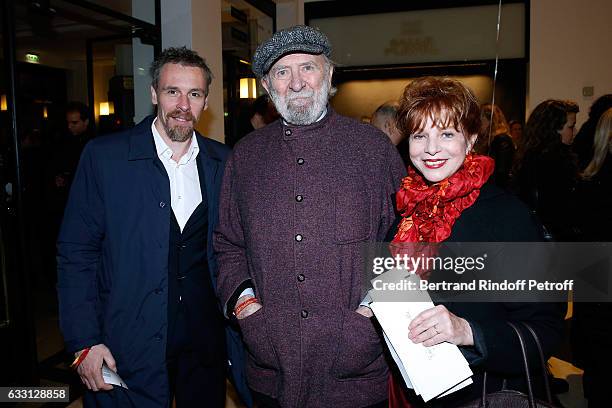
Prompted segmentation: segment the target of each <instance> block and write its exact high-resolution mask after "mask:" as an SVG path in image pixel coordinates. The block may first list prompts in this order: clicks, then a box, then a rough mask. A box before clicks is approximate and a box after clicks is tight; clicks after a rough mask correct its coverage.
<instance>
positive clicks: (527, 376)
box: [507, 322, 536, 408]
mask: <svg viewBox="0 0 612 408" xmlns="http://www.w3.org/2000/svg"><path fill="white" fill-rule="evenodd" d="M507 323H508V324H509V325H510V327H512V328H513V329H514V331H515V332H516V335H517V336H518V339H519V344H520V346H521V351H522V352H523V365H524V367H525V380H526V381H527V396H528V398H529V408H536V404H535V398H534V396H533V387H532V386H531V374H530V373H529V362H528V361H527V349H526V348H525V340H524V339H523V334H522V333H521V331H520V330H519V329H518V327H516V325H515V324H514V323H512V322H507Z"/></svg>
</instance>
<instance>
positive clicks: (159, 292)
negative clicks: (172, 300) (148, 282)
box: [155, 288, 164, 295]
mask: <svg viewBox="0 0 612 408" xmlns="http://www.w3.org/2000/svg"><path fill="white" fill-rule="evenodd" d="M163 292H164V290H163V289H159V288H157V289H155V294H156V295H161V294H162V293H163Z"/></svg>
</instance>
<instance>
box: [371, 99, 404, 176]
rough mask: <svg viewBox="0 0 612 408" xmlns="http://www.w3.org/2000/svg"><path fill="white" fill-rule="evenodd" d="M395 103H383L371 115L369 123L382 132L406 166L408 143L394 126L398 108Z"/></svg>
mask: <svg viewBox="0 0 612 408" xmlns="http://www.w3.org/2000/svg"><path fill="white" fill-rule="evenodd" d="M398 106H399V105H398V103H397V102H385V103H383V104H382V105H380V106H379V107H378V108H377V109H376V111H374V113H373V114H372V119H371V121H370V123H371V124H372V125H373V126H374V127H376V128H378V129H380V130H382V131H383V132H384V133H385V134H386V135H387V136H388V137H389V140H391V143H393V145H394V146H395V147H396V148H397V151H398V153H399V154H400V157H401V158H402V160H403V161H404V164H405V165H407V164H408V143H407V142H406V138H404V135H402V133H401V132H400V131H399V130H398V129H397V126H396V124H395V114H396V113H397V108H398Z"/></svg>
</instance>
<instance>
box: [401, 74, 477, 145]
mask: <svg viewBox="0 0 612 408" xmlns="http://www.w3.org/2000/svg"><path fill="white" fill-rule="evenodd" d="M399 102H400V106H399V109H398V110H397V115H396V121H397V127H398V129H399V130H400V131H401V132H402V133H403V134H404V135H406V136H408V135H411V134H413V133H415V132H418V131H420V130H423V127H424V126H425V123H426V122H427V119H428V118H429V119H431V120H432V122H433V123H434V124H435V125H436V126H437V127H439V128H441V129H445V128H449V127H451V126H452V127H453V128H455V129H456V130H457V131H461V132H463V133H465V135H466V137H467V136H471V135H478V133H479V131H480V106H479V104H478V100H477V99H476V97H475V96H474V94H473V93H472V91H470V90H469V89H468V88H467V87H466V86H465V85H463V84H462V83H461V82H459V81H457V80H456V79H452V78H446V77H422V78H417V79H415V80H414V81H412V82H411V83H410V84H408V86H406V88H405V89H404V93H403V95H402V97H401V98H400V101H399Z"/></svg>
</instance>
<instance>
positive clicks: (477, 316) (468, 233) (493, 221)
mask: <svg viewBox="0 0 612 408" xmlns="http://www.w3.org/2000/svg"><path fill="white" fill-rule="evenodd" d="M541 231H542V229H541V226H540V225H539V224H538V223H537V222H536V221H535V220H534V218H533V216H532V215H531V213H530V211H529V209H528V208H527V207H526V206H525V205H524V204H523V203H521V202H520V201H519V200H518V199H517V198H515V197H514V196H512V195H510V194H509V193H506V192H504V191H503V190H501V189H499V188H498V187H496V186H494V185H492V184H491V183H490V182H489V183H487V184H485V185H484V186H483V187H482V189H481V193H480V196H479V197H478V199H477V200H476V202H475V203H474V205H472V206H471V207H469V208H467V209H465V210H464V211H463V213H462V214H461V216H460V217H459V218H458V219H457V221H456V223H455V225H454V227H453V230H452V233H451V236H450V237H449V239H448V241H454V242H535V241H541V240H542V235H541ZM445 305H446V307H447V308H448V309H449V310H450V311H451V312H452V313H454V314H456V315H457V316H459V317H462V318H464V319H466V320H467V321H468V322H469V323H470V325H471V327H472V331H473V334H474V342H475V346H474V347H460V349H461V350H462V353H463V354H464V356H465V357H466V358H467V359H468V362H469V363H470V366H471V368H472V371H473V372H474V376H473V378H472V379H473V381H474V384H472V385H470V386H468V387H466V388H464V389H463V390H460V391H458V392H455V393H453V394H451V395H449V396H448V397H445V398H442V399H439V400H435V402H433V403H430V404H431V405H428V406H435V407H437V406H440V407H454V406H460V405H462V404H464V403H466V402H468V401H472V400H474V399H476V398H478V397H479V396H480V394H481V392H482V380H483V373H484V371H485V370H486V371H487V377H488V379H487V392H494V391H497V390H499V389H501V385H502V380H503V379H506V380H507V381H508V386H507V388H509V389H516V390H520V391H523V392H526V386H525V382H524V380H523V372H524V371H523V364H522V358H521V355H522V354H521V349H520V345H519V342H518V338H517V336H516V334H515V333H514V331H513V329H512V328H511V327H510V326H509V325H508V324H507V323H506V322H507V321H514V322H528V323H529V324H530V326H531V327H532V328H533V329H534V330H535V331H536V332H537V334H538V337H539V339H540V341H541V343H542V347H543V349H544V354H545V358H546V359H547V358H548V357H550V355H551V354H552V353H553V351H554V350H555V349H556V347H557V345H558V343H559V342H560V340H561V336H562V330H563V316H564V315H565V305H559V304H555V303H518V302H512V303H450V304H445ZM524 337H525V340H526V343H527V352H528V359H529V363H530V368H531V370H532V371H533V372H534V373H535V375H534V377H535V378H534V383H535V384H534V385H535V392H536V394H538V395H539V396H540V397H542V396H543V395H542V393H543V389H542V387H541V384H540V383H539V380H540V379H541V377H542V376H541V374H540V373H541V368H540V367H541V365H540V363H539V355H538V354H537V348H536V346H535V343H534V341H533V340H532V338H531V336H530V335H529V334H528V333H527V332H526V331H525V333H524Z"/></svg>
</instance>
